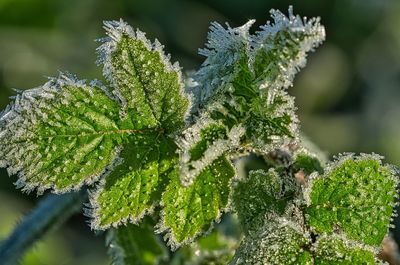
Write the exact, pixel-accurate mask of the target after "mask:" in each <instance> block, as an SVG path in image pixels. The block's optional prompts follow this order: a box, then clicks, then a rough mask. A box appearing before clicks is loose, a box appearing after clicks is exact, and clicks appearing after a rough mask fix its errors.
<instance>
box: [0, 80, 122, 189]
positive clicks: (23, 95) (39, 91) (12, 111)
mask: <svg viewBox="0 0 400 265" xmlns="http://www.w3.org/2000/svg"><path fill="white" fill-rule="evenodd" d="M63 86H73V87H78V88H83V89H88V90H91V89H92V87H96V88H98V89H100V90H101V91H102V92H104V94H105V95H106V96H107V97H109V98H110V99H111V100H114V101H116V98H115V97H114V96H112V94H111V93H110V91H109V90H108V89H107V87H105V86H103V85H102V84H101V83H100V82H99V81H97V80H94V81H91V82H90V84H89V85H87V84H86V80H79V79H78V78H77V77H76V76H75V75H73V74H70V73H67V72H66V73H63V72H59V76H58V77H48V81H47V82H46V83H45V84H43V85H42V86H39V87H36V88H32V89H27V90H23V91H18V92H19V93H18V94H17V95H16V96H13V97H11V98H12V99H13V100H14V101H13V102H12V103H10V104H9V105H7V107H6V108H5V109H4V110H3V111H2V112H1V113H0V126H2V125H3V124H4V123H7V122H8V121H9V120H10V119H13V118H15V117H16V116H18V115H19V111H21V110H23V109H24V108H28V107H29V106H22V105H21V101H23V100H28V101H34V100H35V98H37V97H44V98H45V97H48V96H49V94H48V93H46V90H49V89H52V90H54V91H55V92H60V91H62V88H63ZM10 116H11V117H10ZM5 132H6V131H2V132H0V133H1V134H4V133H5ZM120 151H121V147H119V146H116V147H114V150H113V151H112V153H113V154H112V157H113V159H112V162H111V163H110V164H109V165H107V166H106V167H105V168H104V169H103V171H102V172H101V173H99V174H94V175H91V176H88V177H87V178H85V179H83V180H82V181H81V182H80V183H78V184H75V185H71V186H69V187H66V188H62V189H58V188H56V187H55V185H54V184H47V185H41V184H40V183H30V182H29V181H27V180H26V172H24V171H25V170H24V169H22V168H20V169H13V168H10V164H9V163H8V162H7V161H5V160H3V158H2V159H0V168H7V173H8V174H9V175H10V176H11V175H16V176H17V177H18V179H17V181H16V182H15V183H14V185H15V186H16V188H17V189H21V190H22V192H26V193H30V192H32V191H33V190H35V189H36V192H37V195H38V196H39V195H42V194H43V193H44V192H45V191H46V190H51V192H53V193H55V194H63V193H68V192H71V191H77V190H79V189H81V188H82V187H83V186H85V185H92V184H93V183H95V182H97V181H98V180H99V179H101V178H102V177H104V176H105V175H107V174H108V173H109V172H110V171H112V169H113V168H114V164H115V161H117V160H118V157H119V153H120Z"/></svg>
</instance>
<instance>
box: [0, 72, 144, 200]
mask: <svg viewBox="0 0 400 265" xmlns="http://www.w3.org/2000/svg"><path fill="white" fill-rule="evenodd" d="M118 112H119V106H118V103H117V102H116V101H115V99H113V98H112V97H111V96H110V95H109V93H108V92H107V90H105V89H102V88H99V87H90V86H87V85H86V84H84V82H82V81H77V80H76V79H75V78H74V77H72V76H65V75H61V76H60V78H58V79H51V80H50V81H49V82H48V83H46V84H45V85H44V86H42V87H40V88H36V89H31V90H26V91H24V92H22V93H21V94H18V95H17V96H16V97H15V100H14V104H12V105H10V106H8V108H7V109H6V111H5V112H4V113H3V114H2V116H1V120H0V159H1V160H0V165H1V166H3V167H8V168H7V169H8V172H9V174H18V176H19V180H18V181H17V186H18V187H23V190H26V191H31V190H32V189H34V188H36V187H37V188H38V193H42V192H43V191H44V190H46V189H52V190H53V191H56V192H67V191H69V190H71V189H74V190H75V189H78V188H80V187H81V186H82V185H83V184H91V183H93V182H94V181H96V180H97V179H98V178H99V177H100V176H101V175H102V174H103V173H104V172H105V170H106V168H107V167H109V166H110V165H111V164H112V162H113V161H114V160H115V158H116V157H117V155H118V152H119V145H120V144H121V143H122V142H123V141H124V140H125V139H126V137H127V135H129V134H132V133H136V131H135V130H132V129H131V128H123V127H121V126H120V122H121V119H120V117H119V114H118Z"/></svg>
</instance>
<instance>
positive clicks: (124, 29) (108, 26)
mask: <svg viewBox="0 0 400 265" xmlns="http://www.w3.org/2000/svg"><path fill="white" fill-rule="evenodd" d="M103 28H104V29H105V31H106V34H107V36H108V37H105V38H101V39H98V41H99V42H101V43H102V44H101V45H100V46H99V47H97V49H96V52H97V60H96V64H97V65H99V66H101V65H102V66H103V76H104V77H105V78H106V79H107V81H108V82H109V83H110V84H111V86H112V87H113V88H114V90H113V93H114V94H115V96H116V97H117V98H118V99H119V101H120V102H121V104H122V107H123V108H125V106H126V104H127V103H126V99H125V98H124V97H123V95H122V94H121V93H120V91H119V88H118V85H117V84H116V82H115V81H114V78H113V74H112V70H113V66H112V63H111V60H112V58H111V57H112V54H113V52H115V51H116V49H117V45H118V42H119V41H120V40H121V38H122V36H124V35H126V36H128V37H130V38H132V39H135V40H139V41H141V42H142V43H143V44H144V46H145V47H146V49H147V50H148V51H149V52H158V54H159V55H160V59H161V62H162V63H163V65H164V67H165V70H166V71H167V72H176V73H177V75H178V81H179V86H180V89H179V93H180V96H181V97H182V98H185V99H187V101H188V107H187V110H186V113H185V115H184V117H185V120H186V122H187V120H188V119H189V113H190V109H191V106H192V97H191V96H189V95H187V93H186V91H185V85H184V81H183V80H184V79H183V76H182V71H181V67H180V66H179V63H178V62H175V63H173V64H172V63H171V61H170V59H171V56H170V54H165V52H164V46H163V45H162V44H161V43H160V42H159V41H158V40H157V39H155V40H154V43H151V41H150V40H148V39H147V38H146V34H145V33H144V32H142V31H140V30H139V29H136V30H135V29H133V28H132V27H131V26H130V25H129V24H128V23H126V22H125V21H123V20H122V19H120V20H119V21H117V20H111V21H103Z"/></svg>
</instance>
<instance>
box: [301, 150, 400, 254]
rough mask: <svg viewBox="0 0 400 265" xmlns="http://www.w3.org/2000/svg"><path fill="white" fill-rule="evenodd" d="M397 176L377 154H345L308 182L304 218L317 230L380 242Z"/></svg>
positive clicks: (390, 214)
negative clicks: (324, 171)
mask: <svg viewBox="0 0 400 265" xmlns="http://www.w3.org/2000/svg"><path fill="white" fill-rule="evenodd" d="M397 183H398V180H397V177H396V176H395V172H394V170H393V169H392V168H391V167H389V166H386V165H382V163H381V161H380V157H378V156H376V155H365V154H363V155H361V156H358V157H354V156H352V155H345V156H342V157H339V158H338V161H336V162H334V163H332V164H331V165H329V166H328V170H327V172H326V173H325V174H324V176H323V177H319V178H314V179H312V180H311V182H310V183H309V184H308V188H307V191H306V199H307V203H308V208H307V209H306V219H307V223H308V225H310V226H311V227H312V228H313V229H314V230H315V231H317V232H319V233H320V232H327V233H331V232H333V231H335V230H339V231H343V232H344V233H345V234H346V235H347V237H348V238H349V239H352V240H358V241H361V242H363V243H364V244H367V245H371V246H379V245H380V244H381V242H382V240H383V238H384V236H385V235H386V234H387V232H388V229H389V225H390V221H391V217H392V214H393V208H394V206H395V198H396V187H397Z"/></svg>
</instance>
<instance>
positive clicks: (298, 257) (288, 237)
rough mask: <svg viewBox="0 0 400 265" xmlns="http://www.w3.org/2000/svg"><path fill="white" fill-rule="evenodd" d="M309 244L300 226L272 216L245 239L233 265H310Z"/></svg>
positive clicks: (307, 237) (311, 262) (237, 251)
mask: <svg viewBox="0 0 400 265" xmlns="http://www.w3.org/2000/svg"><path fill="white" fill-rule="evenodd" d="M310 241H311V239H310V238H309V235H307V234H305V233H304V232H303V231H302V229H301V227H300V226H299V225H298V224H296V223H294V222H292V221H290V220H287V219H285V218H283V217H277V216H275V215H271V216H270V217H269V218H268V219H266V220H265V224H264V227H260V229H259V230H257V231H252V232H251V233H249V234H248V235H247V236H246V237H245V238H244V239H243V241H242V243H241V245H240V246H239V248H238V249H237V250H236V253H235V256H234V258H233V260H232V262H231V263H230V264H232V265H238V264H254V265H262V264H270V265H281V264H293V265H294V264H296V265H305V264H307V265H311V264H314V263H313V260H312V257H311V253H310V252H309V251H308V250H307V249H306V247H307V245H308V244H309V243H310Z"/></svg>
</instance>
